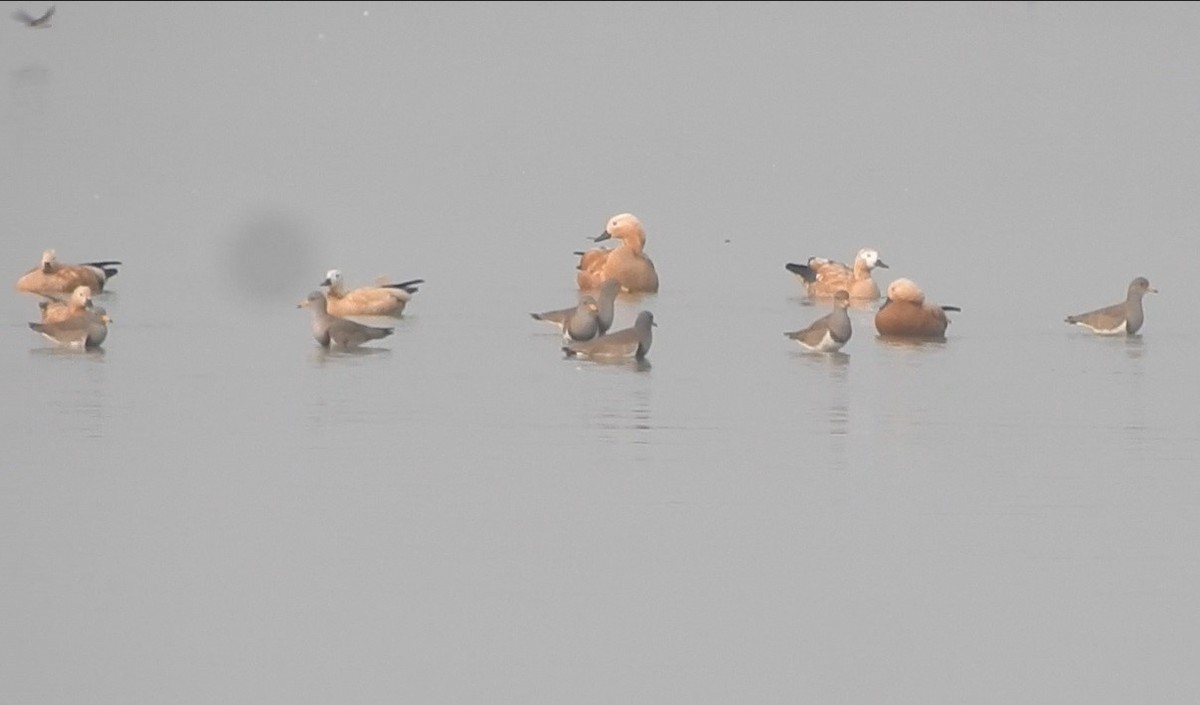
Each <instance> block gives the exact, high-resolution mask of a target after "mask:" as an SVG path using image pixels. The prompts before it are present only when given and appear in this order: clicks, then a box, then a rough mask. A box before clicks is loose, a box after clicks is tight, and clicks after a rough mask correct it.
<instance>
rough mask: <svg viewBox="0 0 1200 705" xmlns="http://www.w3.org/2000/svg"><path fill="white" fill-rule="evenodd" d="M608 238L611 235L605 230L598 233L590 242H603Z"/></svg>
mask: <svg viewBox="0 0 1200 705" xmlns="http://www.w3.org/2000/svg"><path fill="white" fill-rule="evenodd" d="M610 237H612V234H611V233H609V232H608V231H607V230H605V231H604V232H602V233H600V234H599V235H597V236H596V237H594V238H592V242H604V241H605V240H607V239H609V238H610Z"/></svg>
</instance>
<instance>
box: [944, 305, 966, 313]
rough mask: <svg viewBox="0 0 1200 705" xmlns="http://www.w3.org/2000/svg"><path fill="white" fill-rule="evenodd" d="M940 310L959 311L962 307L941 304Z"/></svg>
mask: <svg viewBox="0 0 1200 705" xmlns="http://www.w3.org/2000/svg"><path fill="white" fill-rule="evenodd" d="M942 310H943V311H959V312H961V311H962V309H961V308H959V307H957V306H943V307H942Z"/></svg>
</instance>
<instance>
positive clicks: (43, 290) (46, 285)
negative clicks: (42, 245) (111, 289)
mask: <svg viewBox="0 0 1200 705" xmlns="http://www.w3.org/2000/svg"><path fill="white" fill-rule="evenodd" d="M119 264H121V263H120V262H118V261H116V260H104V261H101V262H86V263H83V264H63V263H62V262H59V261H58V256H57V255H56V254H55V252H54V250H46V251H45V252H43V253H42V263H41V264H40V265H38V266H37V267H34V268H33V269H30V270H29V271H28V272H26V273H25V274H23V275H22V276H21V278H20V279H18V280H17V290H18V291H24V292H26V293H29V294H38V295H40V296H45V297H47V298H52V299H61V298H62V297H64V296H68V295H70V294H71V292H73V291H75V289H76V288H78V287H81V286H86V287H88V288H89V289H91V290H92V293H93V294H98V293H100V292H101V291H104V285H105V284H107V283H108V280H109V279H111V278H113V277H115V276H116V275H117V265H119Z"/></svg>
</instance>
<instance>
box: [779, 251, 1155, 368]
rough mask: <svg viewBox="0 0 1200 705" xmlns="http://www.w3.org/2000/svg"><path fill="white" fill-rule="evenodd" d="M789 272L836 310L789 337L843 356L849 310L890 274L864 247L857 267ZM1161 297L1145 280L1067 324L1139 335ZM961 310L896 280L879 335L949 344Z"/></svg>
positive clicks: (815, 263)
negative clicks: (1151, 299)
mask: <svg viewBox="0 0 1200 705" xmlns="http://www.w3.org/2000/svg"><path fill="white" fill-rule="evenodd" d="M784 267H785V268H786V269H787V271H789V272H792V273H793V274H795V275H796V276H798V277H799V278H800V279H801V281H802V282H803V284H804V287H805V290H806V291H807V293H808V295H809V297H810V298H812V299H818V300H831V301H832V304H833V310H832V311H831V312H830V313H828V314H825V315H824V316H821V317H820V318H818V319H817V320H815V321H813V322H812V323H811V324H810V325H808V326H807V327H805V328H802V329H800V330H795V331H789V332H785V333H784V335H785V336H786V337H788V338H789V339H791V340H794V341H796V343H797V344H799V345H800V347H801V348H803V349H804V350H806V351H810V352H824V353H832V352H838V351H840V350H841V349H842V348H843V347H845V345H846V343H848V342H849V341H850V336H851V334H852V333H853V328H852V327H851V324H850V316H849V313H848V312H847V310H846V309H847V308H849V307H850V305H851V303H852V302H857V303H870V302H874V301H875V300H877V299H879V297H880V292H879V285H878V284H876V283H875V281H874V279H872V277H871V271H872V270H874V269H875V268H877V267H878V268H882V269H889V267H888V265H887V264H886V263H884V261H883V260H882V259H880V257H879V253H878V252H877V251H876V250H873V249H870V248H863V249H861V250H859V251H858V254H857V255H856V256H855V257H854V263H853V264H852V265H846V264H843V263H841V262H838V261H835V260H831V259H826V258H824V257H810V258H809V259H808V261H807V262H805V263H803V264H799V263H795V262H789V263H788V264H786V265H784ZM1154 292H1157V289H1153V288H1151V287H1150V282H1149V280H1147V279H1146V278H1145V277H1136V278H1134V280H1133V281H1131V282H1130V283H1129V287H1128V290H1127V292H1126V296H1125V300H1124V301H1122V302H1121V303H1117V304H1113V305H1111V306H1105V307H1103V308H1098V309H1095V310H1093V311H1088V312H1087V313H1081V314H1077V315H1073V316H1067V318H1066V322H1067V323H1071V324H1074V325H1080V326H1083V327H1084V328H1087V329H1089V330H1091V331H1092V332H1094V333H1097V334H1099V335H1133V334H1135V333H1137V332H1138V330H1139V329H1141V327H1142V323H1143V321H1144V320H1145V314H1144V312H1143V310H1142V297H1143V296H1145V295H1146V294H1147V293H1154ZM961 310H962V309H960V308H959V307H957V306H940V305H937V304H934V303H930V302H929V301H927V300H926V299H925V293H924V292H923V291H921V288H920V287H919V286H917V284H916V283H915V282H914V281H912V280H911V279H905V278H901V279H896V280H895V281H893V282H892V283H891V284H889V285H888V287H887V292H886V295H885V300H884V302H883V304H881V305H880V306H879V308H878V309H877V310H876V311H875V330H876V331H877V332H878V333H879V335H880V337H882V338H888V339H906V340H944V339H945V336H946V328H947V327H948V326H949V325H950V319H949V318H948V317H947V316H946V312H947V311H961Z"/></svg>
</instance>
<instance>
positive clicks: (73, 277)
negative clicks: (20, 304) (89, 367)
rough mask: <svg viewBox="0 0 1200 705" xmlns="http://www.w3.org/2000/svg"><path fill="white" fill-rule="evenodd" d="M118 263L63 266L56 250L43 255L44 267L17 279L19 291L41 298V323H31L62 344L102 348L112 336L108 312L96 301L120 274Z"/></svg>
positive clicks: (108, 261) (41, 332)
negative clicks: (95, 302) (109, 281)
mask: <svg viewBox="0 0 1200 705" xmlns="http://www.w3.org/2000/svg"><path fill="white" fill-rule="evenodd" d="M120 264H121V263H120V262H118V261H115V260H104V261H100V262H84V263H82V264H63V263H62V262H59V261H58V255H57V254H56V253H55V251H54V250H46V251H45V252H43V253H42V261H41V264H39V265H38V266H36V267H34V268H33V269H30V270H29V271H28V272H25V273H24V274H23V275H21V277H20V278H19V279H17V291H22V292H25V293H29V294H36V295H37V296H40V297H41V299H42V300H41V301H39V302H38V308H40V309H41V320H40V321H36V322H33V323H30V324H29V327H30V328H32V329H33V330H34V331H36V332H37V333H40V334H42V335H43V336H44V337H45V338H46V339H48V340H50V341H52V342H54V343H55V344H58V345H65V346H71V347H81V348H96V347H99V346H100V344H101V343H103V342H104V339H105V338H107V337H108V324H109V323H110V322H111V319H110V318H109V317H108V312H107V311H105V310H104V308H103V307H101V306H96V305H95V304H94V303H93V302H92V295H93V294H98V293H100V292H102V291H104V286H105V284H107V283H108V280H109V279H111V278H113V277H115V276H116V275H117V267H118V266H119V265H120Z"/></svg>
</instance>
